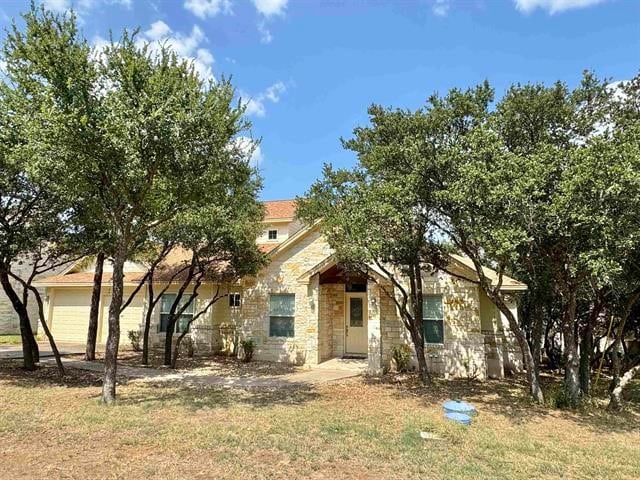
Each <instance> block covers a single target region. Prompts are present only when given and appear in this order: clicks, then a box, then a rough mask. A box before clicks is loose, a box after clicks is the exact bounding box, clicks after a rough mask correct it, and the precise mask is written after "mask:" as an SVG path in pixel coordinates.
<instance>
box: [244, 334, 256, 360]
mask: <svg viewBox="0 0 640 480" xmlns="http://www.w3.org/2000/svg"><path fill="white" fill-rule="evenodd" d="M240 347H242V361H243V362H247V363H248V362H250V361H251V360H252V359H253V352H254V350H255V348H256V342H255V340H254V339H253V338H243V339H242V340H240Z"/></svg>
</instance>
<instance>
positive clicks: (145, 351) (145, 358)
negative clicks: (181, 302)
mask: <svg viewBox="0 0 640 480" xmlns="http://www.w3.org/2000/svg"><path fill="white" fill-rule="evenodd" d="M147 282H148V283H147V298H148V299H149V300H148V302H149V304H148V305H147V311H146V313H145V317H144V332H143V334H142V365H149V331H150V330H151V318H152V317H153V308H154V306H155V300H154V298H153V274H152V275H151V276H150V277H149V280H147Z"/></svg>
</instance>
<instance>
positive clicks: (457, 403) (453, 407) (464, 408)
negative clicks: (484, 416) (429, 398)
mask: <svg viewBox="0 0 640 480" xmlns="http://www.w3.org/2000/svg"><path fill="white" fill-rule="evenodd" d="M442 408H444V413H445V414H446V413H463V414H465V415H469V416H473V415H476V414H477V413H478V411H477V410H476V407H474V406H473V405H471V404H470V403H467V402H463V401H461V400H447V401H446V402H444V403H443V404H442Z"/></svg>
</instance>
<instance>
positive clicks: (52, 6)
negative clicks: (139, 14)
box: [42, 0, 132, 18]
mask: <svg viewBox="0 0 640 480" xmlns="http://www.w3.org/2000/svg"><path fill="white" fill-rule="evenodd" d="M101 3H102V4H104V5H120V6H122V7H125V8H127V9H129V8H131V5H132V0H77V1H73V0H43V1H42V5H43V6H44V8H46V9H47V10H51V11H52V12H55V13H67V12H68V11H69V10H71V9H73V10H74V12H76V15H78V18H82V16H83V15H87V14H88V13H89V12H90V10H92V9H93V8H95V7H97V6H98V5H99V4H101Z"/></svg>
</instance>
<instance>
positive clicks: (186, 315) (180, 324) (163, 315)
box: [160, 293, 193, 333]
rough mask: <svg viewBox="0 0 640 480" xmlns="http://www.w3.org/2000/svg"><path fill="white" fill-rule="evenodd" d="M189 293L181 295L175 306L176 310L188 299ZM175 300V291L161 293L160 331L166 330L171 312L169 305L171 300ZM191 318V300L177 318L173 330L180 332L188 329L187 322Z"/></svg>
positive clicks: (171, 303) (171, 302)
mask: <svg viewBox="0 0 640 480" xmlns="http://www.w3.org/2000/svg"><path fill="white" fill-rule="evenodd" d="M190 298H191V295H183V296H182V298H181V299H180V304H179V305H178V306H177V307H176V312H179V311H180V309H181V308H182V307H183V306H184V305H185V304H186V303H187V302H188V301H189V299H190ZM175 301H176V294H175V293H165V294H164V295H162V298H161V299H160V331H161V332H166V331H167V324H168V323H169V312H171V306H172V305H173V302H175ZM192 318H193V302H191V303H190V304H189V306H188V307H187V308H186V309H185V311H184V312H182V315H180V317H178V320H177V321H176V324H175V330H174V331H175V332H176V333H182V332H184V331H186V330H188V329H189V322H190V321H191V319H192Z"/></svg>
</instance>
